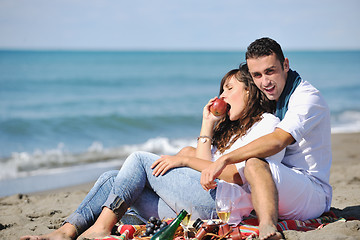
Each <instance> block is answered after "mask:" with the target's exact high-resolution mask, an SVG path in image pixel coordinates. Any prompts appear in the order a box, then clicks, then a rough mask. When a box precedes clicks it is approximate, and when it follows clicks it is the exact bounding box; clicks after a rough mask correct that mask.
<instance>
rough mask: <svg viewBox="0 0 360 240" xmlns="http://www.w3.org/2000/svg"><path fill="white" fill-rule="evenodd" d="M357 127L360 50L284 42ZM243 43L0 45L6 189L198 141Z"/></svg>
mask: <svg viewBox="0 0 360 240" xmlns="http://www.w3.org/2000/svg"><path fill="white" fill-rule="evenodd" d="M285 55H286V57H288V58H289V60H290V67H291V68H292V69H293V70H296V71H297V72H299V73H300V75H301V77H302V78H303V79H305V80H307V81H309V82H310V83H312V84H313V85H314V86H315V87H317V88H318V89H319V90H320V91H321V93H322V94H323V95H324V97H325V99H326V100H327V102H328V104H329V106H330V110H331V117H332V132H333V133H340V132H359V131H360V98H359V96H360V95H359V93H360V72H359V71H358V70H359V69H360V51H289V52H287V51H285ZM244 60H245V53H244V52H241V51H239V52H235V51H234V52H218V51H212V52H211V51H209V52H206V51H185V52H171V51H160V52H157V51H114V52H111V51H105V52H101V51H0V196H5V195H9V194H14V193H20V192H21V193H28V192H35V191H43V190H48V189H53V188H57V187H66V186H70V185H73V184H79V183H84V182H88V181H93V180H96V179H97V177H98V176H99V175H100V174H101V173H102V172H103V171H106V170H108V169H116V168H119V167H120V166H121V163H122V162H123V161H124V160H125V159H126V157H127V156H128V155H129V154H131V153H132V152H134V151H138V150H144V151H150V152H154V153H157V154H175V153H176V152H177V151H178V150H179V149H181V148H182V147H183V146H187V145H192V146H194V145H195V144H196V140H195V139H196V137H197V136H198V134H199V131H200V126H201V119H202V109H203V106H204V105H205V104H206V103H207V102H208V100H209V99H210V98H212V97H214V96H216V95H217V94H218V91H219V83H220V80H221V78H222V76H223V75H224V74H225V73H226V72H228V71H229V70H231V69H233V68H237V67H238V66H239V64H240V63H241V62H243V61H244Z"/></svg>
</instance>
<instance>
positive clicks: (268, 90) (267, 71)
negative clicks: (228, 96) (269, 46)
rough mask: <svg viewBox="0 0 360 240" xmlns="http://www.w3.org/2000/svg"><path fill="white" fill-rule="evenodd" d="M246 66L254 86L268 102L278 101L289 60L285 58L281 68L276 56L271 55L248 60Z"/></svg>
mask: <svg viewBox="0 0 360 240" xmlns="http://www.w3.org/2000/svg"><path fill="white" fill-rule="evenodd" d="M247 65H248V67H249V72H250V74H251V76H252V78H253V80H254V83H255V85H256V86H257V87H258V88H259V89H260V90H261V91H262V92H263V93H265V95H266V97H267V98H268V99H269V100H276V101H277V100H279V97H280V95H281V93H282V91H283V90H284V87H285V83H286V78H287V73H288V71H289V59H287V58H285V61H284V64H283V67H282V66H281V63H280V61H279V60H278V59H277V57H276V55H275V54H271V55H269V56H264V57H259V58H249V59H247Z"/></svg>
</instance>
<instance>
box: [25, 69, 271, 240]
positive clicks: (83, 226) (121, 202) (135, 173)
mask: <svg viewBox="0 0 360 240" xmlns="http://www.w3.org/2000/svg"><path fill="white" fill-rule="evenodd" d="M220 98H222V99H223V100H224V101H225V102H226V103H227V104H228V112H227V113H226V114H224V115H225V116H220V117H216V116H214V115H213V114H212V113H211V112H210V107H211V105H212V104H213V102H214V101H215V100H216V97H215V98H213V99H211V100H210V101H209V102H208V103H207V104H206V106H205V107H204V110H203V120H202V127H201V131H200V137H199V138H198V144H197V148H196V149H193V148H190V147H187V148H185V149H183V151H181V152H180V154H178V155H176V156H161V157H159V156H157V155H154V154H151V153H146V152H136V153H133V154H131V155H130V156H129V157H128V158H127V159H126V161H125V163H124V164H123V166H122V167H121V169H120V171H111V172H106V173H104V174H103V175H102V176H101V177H100V178H99V179H98V181H97V182H96V183H95V185H94V187H93V188H92V189H91V190H90V192H89V193H88V195H87V196H86V197H85V199H84V200H83V202H82V203H81V204H80V206H79V207H78V209H77V210H76V211H75V212H74V213H73V214H72V215H70V217H68V218H67V219H66V220H65V224H64V225H63V226H62V227H61V228H59V229H58V230H56V231H54V232H52V233H50V234H48V235H45V236H40V237H34V236H24V237H22V238H21V239H22V240H25V239H76V238H77V237H78V236H79V235H80V234H81V235H80V237H78V239H83V238H95V237H104V236H107V235H109V234H110V233H111V230H112V228H113V226H114V225H115V224H116V223H117V222H118V221H119V220H120V219H121V218H122V216H123V215H124V213H125V212H126V210H127V209H128V208H129V207H131V208H132V209H134V210H135V211H136V212H137V213H138V214H139V215H141V216H142V217H143V218H145V219H148V218H149V217H150V216H155V217H159V218H169V217H174V216H175V212H174V209H175V204H176V205H177V206H179V205H180V206H181V207H183V208H185V209H186V208H187V207H188V206H187V203H189V202H191V203H192V205H193V206H196V214H197V215H198V216H199V217H201V218H203V219H206V218H209V217H210V214H211V212H212V211H213V210H214V209H215V204H214V202H215V198H216V190H210V191H208V192H207V191H205V190H204V189H203V188H202V186H201V185H200V177H201V173H200V172H201V170H202V169H204V168H206V167H207V166H209V164H211V162H212V161H214V160H216V159H217V158H218V157H220V156H221V155H223V154H226V153H227V152H229V151H232V150H234V149H235V148H236V147H237V146H240V145H242V144H244V143H243V142H247V141H251V140H253V139H255V138H258V137H260V136H262V135H264V134H267V133H269V132H272V131H273V130H274V127H275V125H276V124H277V123H278V119H277V118H275V117H274V116H273V115H272V114H269V113H267V112H273V110H274V103H272V102H269V101H268V100H267V99H266V98H265V97H264V96H263V94H262V93H261V92H260V91H259V90H258V89H257V87H256V86H255V85H254V84H253V83H252V81H251V77H250V75H249V74H248V71H247V67H246V65H241V66H240V68H239V69H235V70H232V71H230V72H229V73H227V74H226V75H225V76H224V78H223V79H222V81H221V88H220ZM238 168H239V167H237V166H236V165H230V166H228V167H227V168H226V169H225V170H224V171H223V173H222V175H220V176H219V179H221V180H223V181H226V182H222V183H221V185H222V186H223V185H224V184H235V185H237V186H241V185H243V182H244V178H243V176H242V173H241V166H240V168H239V169H238ZM239 170H240V171H239ZM225 188H226V187H225ZM220 195H221V194H220Z"/></svg>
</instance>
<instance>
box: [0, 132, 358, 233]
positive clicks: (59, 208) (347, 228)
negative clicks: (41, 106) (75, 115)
mask: <svg viewBox="0 0 360 240" xmlns="http://www.w3.org/2000/svg"><path fill="white" fill-rule="evenodd" d="M332 145H333V165H332V168H331V176H330V183H331V185H332V186H333V190H334V192H333V202H332V207H333V208H336V209H335V210H334V211H335V212H336V214H338V215H340V216H343V217H356V218H358V219H360V174H359V173H360V133H351V134H333V135H332ZM91 186H92V183H89V184H84V185H80V186H75V187H68V188H65V189H57V190H52V191H47V192H43V193H34V194H28V195H25V194H16V195H13V196H9V197H3V198H0V239H1V240H7V239H19V238H20V236H23V235H28V234H31V235H33V234H45V233H49V232H51V231H53V230H54V229H56V228H58V227H59V226H60V225H61V223H62V222H63V220H64V219H65V218H66V217H67V216H68V215H70V214H71V213H72V212H73V211H74V210H75V209H76V208H77V206H78V205H79V203H80V202H81V201H82V199H83V198H84V197H85V195H86V194H87V192H88V191H89V189H90V188H91ZM284 233H285V236H286V238H287V239H290V240H291V239H322V240H323V239H360V221H358V220H354V221H347V222H340V221H339V222H335V223H331V224H329V225H327V226H325V227H324V228H322V229H318V230H314V231H309V232H298V231H285V232H284Z"/></svg>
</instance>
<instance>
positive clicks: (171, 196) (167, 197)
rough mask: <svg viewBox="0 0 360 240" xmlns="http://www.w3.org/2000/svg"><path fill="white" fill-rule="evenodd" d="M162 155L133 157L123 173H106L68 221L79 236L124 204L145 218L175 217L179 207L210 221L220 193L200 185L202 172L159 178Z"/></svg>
mask: <svg viewBox="0 0 360 240" xmlns="http://www.w3.org/2000/svg"><path fill="white" fill-rule="evenodd" d="M158 158H159V156H157V155H155V154H152V153H147V152H135V153H133V154H131V155H130V156H129V157H128V158H127V159H126V161H125V162H124V164H123V166H122V167H121V169H120V171H109V172H106V173H104V174H102V175H101V176H100V177H99V179H98V180H97V181H96V183H95V185H94V187H93V188H92V189H91V190H90V192H89V193H88V194H87V196H86V197H85V199H84V200H83V201H82V203H81V204H80V205H79V207H78V209H77V210H76V211H75V212H74V213H73V214H71V215H70V216H69V217H68V218H67V219H66V220H65V222H69V223H71V224H72V225H74V226H75V227H76V229H77V231H78V234H80V233H81V232H83V231H84V230H86V229H87V228H89V227H90V226H91V225H93V224H94V222H95V221H96V219H97V217H98V216H99V215H100V213H101V211H102V208H103V207H108V208H110V209H112V204H114V203H116V202H119V200H121V201H124V202H125V203H126V204H127V205H128V206H130V207H131V209H133V210H135V211H136V213H137V214H139V215H140V216H141V217H142V218H144V219H149V218H150V217H151V216H155V217H158V218H160V219H163V218H173V217H175V216H176V213H175V204H176V205H177V208H179V206H181V208H184V209H190V207H191V206H195V210H193V216H194V218H193V219H195V218H197V217H200V218H202V219H209V218H210V217H211V213H212V212H213V211H215V198H216V190H215V189H214V190H210V191H209V192H207V191H205V190H204V189H203V188H202V187H201V184H200V176H201V173H200V172H198V171H195V170H193V169H191V168H186V167H180V168H173V169H171V170H169V171H168V172H167V173H166V174H165V175H163V176H158V177H155V176H153V175H152V171H153V170H152V169H151V168H150V166H151V165H152V163H153V162H154V161H155V160H157V159H158Z"/></svg>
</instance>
